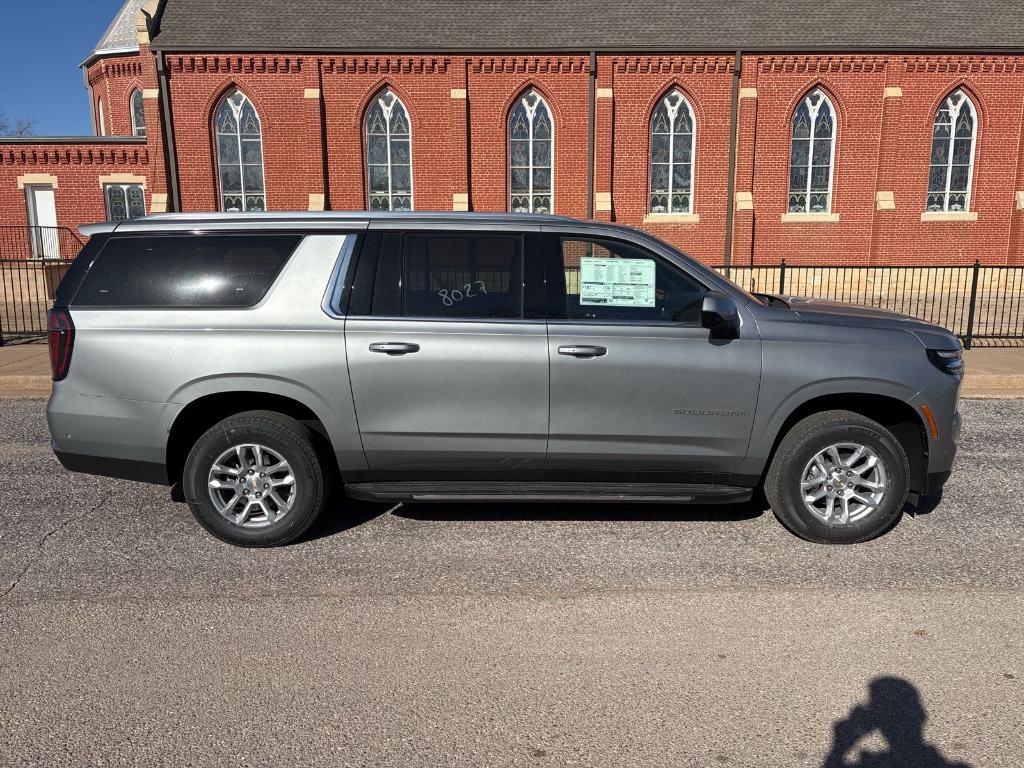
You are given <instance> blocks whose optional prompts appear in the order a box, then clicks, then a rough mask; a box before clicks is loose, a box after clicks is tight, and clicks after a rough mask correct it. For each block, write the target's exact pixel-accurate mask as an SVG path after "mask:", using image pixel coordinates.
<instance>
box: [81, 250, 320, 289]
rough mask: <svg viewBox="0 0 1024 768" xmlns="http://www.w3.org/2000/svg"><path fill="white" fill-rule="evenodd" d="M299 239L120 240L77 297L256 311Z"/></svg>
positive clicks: (101, 257)
mask: <svg viewBox="0 0 1024 768" xmlns="http://www.w3.org/2000/svg"><path fill="white" fill-rule="evenodd" d="M300 239H301V237H300V236H299V235H206V236H201V237H195V236H180V237H179V236H166V237H115V238H111V240H110V241H109V242H108V243H107V246H106V248H104V249H103V251H102V253H100V255H99V258H97V259H96V262H95V263H94V264H93V266H92V269H90V270H89V273H88V274H87V275H86V276H85V280H84V281H83V283H82V287H81V288H80V289H79V291H78V294H77V295H76V296H75V301H74V303H75V304H76V305H78V306H99V307H111V306H113V307H251V306H252V305H254V304H256V303H257V302H259V300H260V299H262V298H263V296H264V295H265V294H266V292H267V290H268V289H269V288H270V285H271V283H273V282H274V278H276V277H277V274H278V273H279V272H280V271H281V267H283V266H284V263H285V262H286V261H287V260H288V256H289V255H290V254H291V252H292V251H293V250H294V249H295V246H296V245H298V243H299V240H300Z"/></svg>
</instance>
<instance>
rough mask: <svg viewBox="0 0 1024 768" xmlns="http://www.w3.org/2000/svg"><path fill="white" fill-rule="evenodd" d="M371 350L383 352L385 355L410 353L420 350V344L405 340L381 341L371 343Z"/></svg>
mask: <svg viewBox="0 0 1024 768" xmlns="http://www.w3.org/2000/svg"><path fill="white" fill-rule="evenodd" d="M370 351H371V352H383V353H384V354H385V355H408V354H410V353H412V352H419V351H420V345H419V344H409V343H407V342H404V341H381V342H377V343H376V344H371V345H370Z"/></svg>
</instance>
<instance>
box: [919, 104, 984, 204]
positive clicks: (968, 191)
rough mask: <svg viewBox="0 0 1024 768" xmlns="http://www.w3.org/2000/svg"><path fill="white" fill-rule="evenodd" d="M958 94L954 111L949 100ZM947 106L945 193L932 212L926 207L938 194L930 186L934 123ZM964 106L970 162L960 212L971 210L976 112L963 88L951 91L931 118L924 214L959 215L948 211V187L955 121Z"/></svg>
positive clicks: (975, 142) (950, 179)
mask: <svg viewBox="0 0 1024 768" xmlns="http://www.w3.org/2000/svg"><path fill="white" fill-rule="evenodd" d="M958 94H959V95H960V96H961V97H962V98H961V100H960V103H959V104H958V105H956V107H955V111H954V107H953V105H952V104H951V103H950V100H951V99H952V98H953V97H954V96H956V95H958ZM947 105H948V107H947V108H948V109H949V141H948V145H947V146H948V149H949V152H948V154H947V156H946V188H945V191H944V192H943V193H942V208H941V209H939V210H933V209H931V208H929V207H928V198H929V197H931V196H932V195H933V194H938V193H935V192H932V190H931V185H932V184H931V174H932V167H933V163H932V151H933V149H934V145H935V123H936V121H937V120H938V119H939V112H941V111H942V108H943V107H944V106H947ZM965 105H966V107H967V109H968V111H969V112H970V114H971V157H970V160H968V164H967V189H966V190H965V191H964V193H963V194H964V208H963V211H962V212H965V213H966V212H968V211H970V210H971V191H972V190H973V188H974V155H975V151H976V150H977V148H978V110H977V108H976V107H975V106H974V102H973V101H972V100H971V97H970V96H968V95H967V93H966V91H964V89H963V88H956V89H954V90H953V91H951V92H950V93H949V94H948V95H947V96H946V98H944V99H943V100H942V103H941V104H939V107H938V109H936V110H935V115H934V116H933V117H932V135H931V141H930V142H929V144H928V181H927V186H928V189H926V190H925V198H924V206H925V208H924V209H925V212H926V213H961V211H950V209H949V195H950V189H949V187H950V184H952V183H953V146H954V144H955V143H956V138H957V137H956V121H957V119H958V118H959V117H960V112H961V111H962V110H963V108H964V106H965ZM953 194H960V193H959V192H955V193H953Z"/></svg>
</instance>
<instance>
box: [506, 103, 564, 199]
mask: <svg viewBox="0 0 1024 768" xmlns="http://www.w3.org/2000/svg"><path fill="white" fill-rule="evenodd" d="M554 157H555V128H554V124H553V123H552V120H551V110H550V109H548V105H547V102H546V101H544V99H543V97H542V96H541V95H540V94H539V93H537V91H535V90H533V89H530V90H529V91H527V92H526V93H524V94H523V95H522V96H521V97H520V98H519V99H518V100H517V101H516V103H515V106H513V107H512V112H511V113H510V114H509V116H508V165H509V210H510V211H513V212H514V213H551V211H552V208H553V205H552V199H553V195H554Z"/></svg>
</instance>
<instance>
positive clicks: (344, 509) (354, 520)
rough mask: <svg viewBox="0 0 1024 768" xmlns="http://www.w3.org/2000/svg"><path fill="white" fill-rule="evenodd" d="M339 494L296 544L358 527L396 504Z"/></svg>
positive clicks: (335, 495) (333, 497)
mask: <svg viewBox="0 0 1024 768" xmlns="http://www.w3.org/2000/svg"><path fill="white" fill-rule="evenodd" d="M338 496H339V495H338V494H334V495H333V496H332V498H331V500H330V501H329V502H328V505H327V508H326V509H325V510H324V512H323V514H321V515H320V517H318V518H317V520H316V522H315V523H313V525H312V527H311V528H310V529H309V530H308V531H306V533H304V534H303V535H302V536H300V537H299V538H298V540H297V541H296V542H295V543H296V544H301V543H302V542H304V541H316V540H317V539H322V538H325V537H327V536H334V535H336V534H339V533H344V532H345V531H350V530H352V529H353V528H358V527H359V526H360V525H363V524H364V523H368V522H370V521H371V520H373V519H375V518H378V517H380V516H381V515H383V514H385V513H386V512H387V511H388V510H389V509H392V508H393V507H394V506H395V505H394V504H380V503H376V502H371V501H358V500H356V499H347V498H344V497H340V498H339V497H338Z"/></svg>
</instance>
